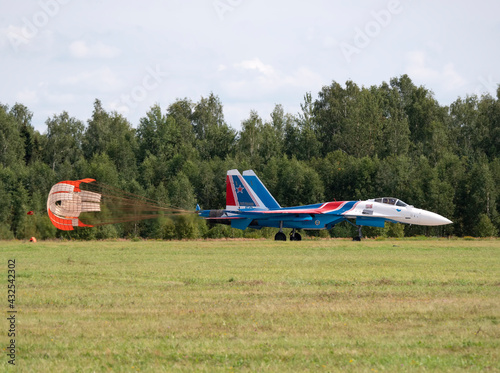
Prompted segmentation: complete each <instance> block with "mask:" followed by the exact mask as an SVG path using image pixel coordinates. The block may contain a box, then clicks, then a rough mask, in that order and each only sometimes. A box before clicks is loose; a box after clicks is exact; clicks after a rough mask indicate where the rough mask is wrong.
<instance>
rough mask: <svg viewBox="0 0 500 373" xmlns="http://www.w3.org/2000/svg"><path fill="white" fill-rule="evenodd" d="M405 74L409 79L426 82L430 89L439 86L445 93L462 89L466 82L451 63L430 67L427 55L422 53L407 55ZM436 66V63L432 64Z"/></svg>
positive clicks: (414, 52) (413, 52)
mask: <svg viewBox="0 0 500 373" xmlns="http://www.w3.org/2000/svg"><path fill="white" fill-rule="evenodd" d="M407 59H408V67H407V69H406V70H407V73H408V75H409V76H410V78H411V79H414V80H416V81H423V82H426V83H427V85H428V86H429V87H430V88H431V89H432V88H434V87H435V88H439V87H436V85H440V86H441V87H443V88H444V89H445V90H447V91H453V90H457V89H459V88H461V87H463V86H464V85H465V83H466V80H465V79H464V78H463V77H462V76H461V75H460V74H459V73H458V72H457V71H456V69H455V66H454V64H453V63H447V64H445V65H444V66H442V67H441V66H439V67H431V66H430V64H431V62H430V61H429V58H428V56H427V54H426V53H425V52H423V51H412V52H410V53H408V55H407ZM434 65H436V63H435V64H434Z"/></svg>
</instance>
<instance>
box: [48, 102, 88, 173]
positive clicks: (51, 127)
mask: <svg viewBox="0 0 500 373" xmlns="http://www.w3.org/2000/svg"><path fill="white" fill-rule="evenodd" d="M45 124H46V125H47V144H46V148H45V149H44V160H45V162H46V163H47V164H48V165H50V167H51V168H52V170H54V171H56V172H58V173H61V172H63V173H64V174H65V175H64V176H66V175H68V174H71V172H70V170H69V168H71V167H72V165H73V164H74V163H76V161H77V160H78V159H79V158H80V157H82V156H83V151H82V137H83V130H84V126H83V123H82V122H81V121H79V120H77V119H75V118H73V117H70V116H69V114H68V113H67V112H65V111H64V112H63V113H62V114H59V115H54V116H53V117H52V118H49V119H47V121H46V122H45Z"/></svg>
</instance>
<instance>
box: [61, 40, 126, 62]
mask: <svg viewBox="0 0 500 373" xmlns="http://www.w3.org/2000/svg"><path fill="white" fill-rule="evenodd" d="M69 51H70V53H71V55H72V56H73V57H76V58H114V57H116V56H118V55H119V54H120V53H121V51H120V49H119V48H116V47H113V46H110V45H106V44H104V43H102V42H97V43H95V44H91V45H89V44H87V42H86V41H84V40H76V41H74V42H72V43H71V44H70V46H69Z"/></svg>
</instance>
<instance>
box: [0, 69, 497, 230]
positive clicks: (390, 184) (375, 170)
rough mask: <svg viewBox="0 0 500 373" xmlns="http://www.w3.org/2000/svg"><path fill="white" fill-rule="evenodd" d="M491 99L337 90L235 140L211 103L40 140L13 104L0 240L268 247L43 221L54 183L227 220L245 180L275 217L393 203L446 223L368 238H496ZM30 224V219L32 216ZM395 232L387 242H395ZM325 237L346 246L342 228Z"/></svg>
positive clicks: (1, 189)
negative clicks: (241, 174) (102, 186)
mask: <svg viewBox="0 0 500 373" xmlns="http://www.w3.org/2000/svg"><path fill="white" fill-rule="evenodd" d="M499 100H500V87H499V89H498V91H497V97H496V98H494V97H491V96H490V95H483V96H481V97H478V96H477V95H470V96H466V97H465V98H458V99H457V100H456V101H455V102H453V103H452V104H451V105H450V106H441V105H439V103H438V102H437V101H436V99H435V98H434V96H433V93H432V91H430V90H429V89H427V88H426V87H423V86H416V85H415V84H414V83H413V82H412V81H411V79H410V78H409V77H408V76H407V75H402V76H400V77H397V78H393V79H391V80H390V81H389V82H388V83H387V82H383V83H382V84H380V85H378V86H371V87H360V86H358V85H357V84H356V83H354V82H352V81H347V82H346V83H345V85H344V86H342V85H341V84H339V83H337V82H335V81H333V82H332V84H331V85H329V86H324V87H323V88H322V89H321V91H320V92H318V94H317V96H316V97H313V95H312V94H311V93H306V94H305V95H304V100H303V102H302V104H301V110H300V112H299V113H296V114H292V113H285V111H284V109H283V107H282V106H281V105H279V104H277V105H276V106H275V108H274V110H273V112H272V113H271V115H270V117H269V118H267V119H265V118H261V117H260V116H259V114H258V113H257V112H255V111H251V112H250V114H249V116H248V118H247V119H245V120H243V121H242V123H241V130H240V131H236V130H235V129H234V128H232V127H231V126H230V125H229V124H228V123H227V122H226V120H225V119H224V113H223V105H222V103H221V101H220V99H219V98H218V97H217V96H216V95H215V94H213V93H210V94H209V96H208V97H202V98H201V99H200V100H199V101H198V102H193V101H192V100H190V99H188V98H184V99H177V100H176V101H175V102H173V103H171V104H170V105H169V106H167V107H161V106H160V104H156V105H154V106H152V107H151V108H150V109H149V111H148V112H147V113H146V114H145V115H144V117H142V118H141V119H140V121H139V123H137V124H135V126H134V125H132V124H131V123H130V122H129V121H128V120H127V119H126V118H125V117H124V116H122V115H121V114H118V113H117V112H109V111H106V110H105V109H104V108H103V106H102V103H101V101H100V100H98V99H96V100H95V102H94V109H93V113H92V116H91V118H89V119H88V120H87V122H86V123H84V122H83V121H82V120H80V119H77V118H74V117H72V116H70V114H69V113H67V112H65V111H64V112H62V113H60V114H57V115H53V116H52V117H50V118H48V119H47V120H46V122H45V124H46V132H44V133H40V132H38V131H36V130H35V129H34V127H33V125H32V123H31V119H32V112H31V111H30V110H29V109H28V108H27V107H26V106H24V105H23V104H22V103H15V104H14V105H13V106H12V107H9V106H8V105H5V104H0V165H1V167H0V239H10V238H20V239H21V238H27V237H30V236H37V237H40V238H52V237H67V238H87V239H90V238H110V237H150V238H162V239H171V238H196V237H224V236H241V235H246V236H259V235H261V236H262V235H264V236H266V235H269V236H270V235H272V234H273V232H272V230H266V229H264V230H263V231H262V232H255V231H252V230H249V231H246V232H240V231H237V230H233V229H230V228H229V227H224V226H223V227H211V226H207V225H206V223H205V221H203V220H201V219H197V218H196V216H195V215H194V214H193V216H182V217H179V218H176V219H171V218H169V217H166V216H165V217H161V218H159V219H155V220H151V221H144V222H140V223H124V224H119V225H113V226H104V227H99V228H96V229H80V230H78V231H75V232H61V231H57V230H56V229H55V228H54V227H53V226H52V224H51V223H50V221H49V220H48V217H47V216H46V206H45V204H46V198H47V194H48V192H49V190H50V188H51V186H52V185H53V184H55V183H56V182H58V181H62V180H75V179H81V178H86V177H91V178H95V179H97V180H98V181H99V182H102V183H106V184H108V185H112V186H115V187H117V188H119V189H122V190H126V191H128V192H132V193H135V194H138V195H144V196H146V195H147V196H148V197H150V198H154V199H156V200H158V201H159V202H161V203H163V204H166V205H170V206H176V207H181V208H185V209H194V206H195V205H196V204H197V203H198V204H199V205H200V206H201V207H202V208H205V209H216V208H224V206H225V175H226V171H227V170H229V169H232V168H238V169H239V170H240V171H242V170H246V169H253V170H255V172H256V173H257V174H258V175H259V176H260V178H261V179H262V181H263V182H264V183H265V185H266V186H267V187H268V189H269V191H270V192H271V193H272V194H273V195H274V196H275V198H276V199H277V200H278V201H279V203H280V204H281V205H282V206H294V205H301V204H309V203H317V202H322V201H332V200H358V199H368V198H374V197H380V196H394V197H397V198H400V199H402V200H403V201H405V202H407V203H410V204H412V205H415V206H417V207H420V208H423V209H426V210H430V211H434V212H437V213H439V214H441V215H443V216H445V217H447V218H449V219H451V220H452V221H453V222H454V224H452V225H448V226H444V227H438V228H429V227H418V226H401V227H400V228H394V227H392V226H391V227H389V228H388V229H379V228H367V233H368V235H382V234H396V235H402V234H405V235H456V236H469V235H470V236H495V235H497V234H498V231H499V229H500V216H499V213H498V212H499V211H500V190H499V187H498V186H499V185H500V157H499V155H500V101H499ZM28 211H33V212H34V214H33V215H28V214H27V212H28ZM390 232H392V233H390ZM322 234H323V235H324V234H331V235H333V236H349V235H353V234H354V233H353V231H352V228H351V227H350V226H349V225H347V224H346V225H339V226H338V227H336V228H335V229H334V230H333V231H332V232H323V233H322Z"/></svg>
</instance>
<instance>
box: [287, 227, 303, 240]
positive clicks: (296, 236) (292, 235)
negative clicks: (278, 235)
mask: <svg viewBox="0 0 500 373" xmlns="http://www.w3.org/2000/svg"><path fill="white" fill-rule="evenodd" d="M300 240H302V236H301V235H300V233H299V232H295V228H293V230H292V232H291V233H290V241H300Z"/></svg>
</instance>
